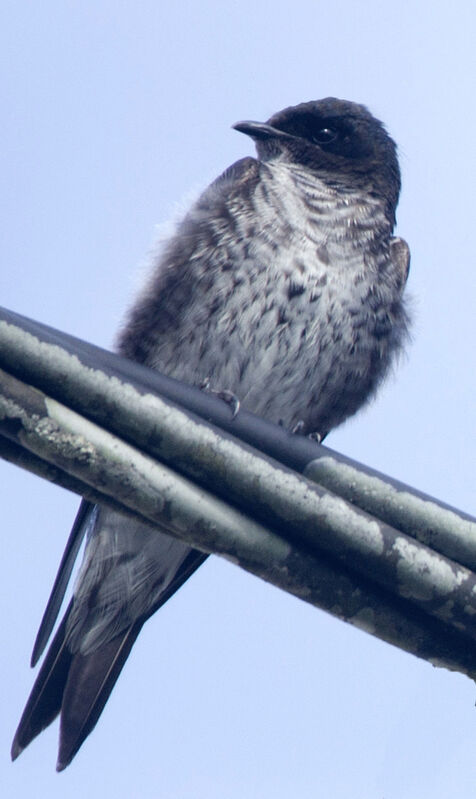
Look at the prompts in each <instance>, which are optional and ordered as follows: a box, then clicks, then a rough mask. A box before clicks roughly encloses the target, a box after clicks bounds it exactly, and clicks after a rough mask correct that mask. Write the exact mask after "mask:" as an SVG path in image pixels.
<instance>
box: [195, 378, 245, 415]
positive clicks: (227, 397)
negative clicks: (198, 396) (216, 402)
mask: <svg viewBox="0 0 476 799" xmlns="http://www.w3.org/2000/svg"><path fill="white" fill-rule="evenodd" d="M200 388H201V389H202V391H206V392H207V393H208V394H214V395H215V396H216V397H218V399H221V400H223V402H226V404H227V405H229V406H230V408H231V418H232V419H235V417H236V416H237V414H238V411H239V410H240V400H239V399H238V397H237V396H236V394H233V391H229V390H228V389H222V390H221V391H216V390H215V389H213V388H210V378H209V377H206V378H205V380H203V381H202V382H201V383H200Z"/></svg>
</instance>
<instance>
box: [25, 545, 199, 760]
mask: <svg viewBox="0 0 476 799" xmlns="http://www.w3.org/2000/svg"><path fill="white" fill-rule="evenodd" d="M205 558H206V555H205V554H204V553H202V552H197V551H196V550H192V549H191V550H190V552H189V554H188V556H187V557H186V558H185V560H184V561H183V563H182V564H181V566H180V568H179V569H178V570H177V572H176V574H175V575H174V577H173V578H172V579H171V580H170V582H169V584H168V586H167V588H166V589H164V591H163V593H162V595H161V597H160V600H159V601H158V602H157V603H156V604H155V605H154V607H153V608H151V610H150V612H149V613H148V614H147V615H145V616H143V617H141V618H139V619H137V620H136V621H135V622H134V623H133V624H132V625H131V626H130V627H129V628H128V629H127V630H124V632H122V633H121V634H120V635H118V636H116V638H113V639H112V640H111V641H108V642H106V643H105V644H103V645H102V646H101V647H99V648H98V649H96V650H95V651H94V652H91V653H90V654H87V655H82V654H80V653H76V654H73V653H71V652H70V650H69V648H68V646H67V643H66V641H65V633H66V627H67V621H68V616H69V614H70V611H71V606H72V603H70V605H69V607H68V609H67V611H66V614H65V616H64V618H63V620H62V622H61V624H60V626H59V628H58V631H57V633H56V635H55V637H54V639H53V641H52V644H51V646H50V648H49V650H48V652H47V655H46V657H45V660H44V663H43V664H42V666H41V669H40V672H39V674H38V677H37V679H36V682H35V684H34V686H33V690H32V692H31V694H30V698H29V699H28V702H27V705H26V707H25V710H24V711H23V715H22V717H21V720H20V724H19V725H18V729H17V731H16V733H15V737H14V740H13V744H12V759H13V760H15V759H16V758H17V757H18V755H19V754H21V752H22V751H23V749H25V747H26V746H28V744H29V743H31V741H32V740H33V739H34V738H36V736H37V735H38V734H39V733H40V732H41V731H42V730H44V729H45V728H46V727H47V726H48V725H49V724H51V722H52V721H53V720H54V719H55V718H56V716H57V715H58V713H60V712H61V724H60V744H59V753H58V762H57V765H56V768H57V770H58V771H62V770H63V769H64V768H66V766H68V765H69V764H70V763H71V761H72V759H73V757H74V756H75V755H76V753H77V752H78V750H79V748H80V747H81V745H82V744H83V742H84V741H85V739H86V738H87V736H88V735H89V733H90V732H91V731H92V730H93V728H94V727H95V725H96V723H97V721H98V719H99V717H100V715H101V713H102V711H103V709H104V706H105V704H106V702H107V700H108V699H109V695H110V693H111V691H112V689H113V688H114V685H115V683H116V680H117V678H118V677H119V674H120V673H121V671H122V667H123V666H124V663H125V662H126V660H127V658H128V656H129V653H130V651H131V649H132V647H133V645H134V643H135V640H136V638H137V636H138V635H139V633H140V631H141V629H142V626H143V625H144V623H145V622H146V621H147V619H148V618H150V616H151V615H152V614H153V613H155V611H156V610H158V608H159V607H160V606H161V605H163V604H164V602H166V601H167V600H168V599H169V598H170V597H171V596H172V594H174V593H175V591H177V589H178V588H180V586H181V585H183V583H184V582H185V580H187V579H188V578H189V577H190V576H191V574H193V572H194V571H195V570H196V569H197V568H198V567H199V566H200V565H201V564H202V563H203V561H204V560H205Z"/></svg>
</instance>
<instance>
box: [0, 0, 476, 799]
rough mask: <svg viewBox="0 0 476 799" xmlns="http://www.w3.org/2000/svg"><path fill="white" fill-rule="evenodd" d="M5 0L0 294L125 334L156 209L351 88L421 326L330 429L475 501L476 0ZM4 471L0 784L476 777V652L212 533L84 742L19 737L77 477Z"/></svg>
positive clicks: (370, 458) (302, 788)
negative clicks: (388, 182) (282, 586)
mask: <svg viewBox="0 0 476 799" xmlns="http://www.w3.org/2000/svg"><path fill="white" fill-rule="evenodd" d="M172 5H173V8H172ZM0 15H1V16H0V39H1V41H0V58H1V59H2V62H3V63H2V67H3V69H2V73H3V80H2V84H3V100H2V120H1V127H2V134H3V136H2V138H3V143H2V151H1V155H2V160H3V164H2V175H3V180H2V183H3V188H4V192H3V203H2V206H3V207H2V220H3V221H2V242H3V252H2V270H1V275H0V285H1V303H2V304H3V305H5V306H7V307H9V308H11V309H12V310H15V311H18V312H20V313H24V314H26V315H29V316H32V317H34V318H37V319H39V320H40V321H43V322H46V323H48V324H50V325H53V326H56V327H58V328H60V329H64V330H66V331H68V332H70V333H72V334H75V335H78V336H80V337H83V338H85V339H88V340H90V341H93V342H95V343H97V344H100V345H103V346H111V343H112V341H113V337H114V332H115V330H116V329H117V326H118V324H119V322H120V319H121V317H122V315H123V312H124V309H125V308H126V306H127V304H128V302H129V301H130V298H131V295H132V294H133V291H134V287H135V286H137V283H138V275H139V273H140V270H141V268H142V267H143V265H144V263H145V262H146V257H147V253H148V251H149V250H150V248H151V246H152V245H153V242H154V237H155V235H156V226H157V225H160V224H163V223H165V222H167V220H169V219H170V218H171V216H173V215H175V214H176V213H177V211H178V209H180V207H183V205H184V203H185V202H186V198H187V196H189V194H190V192H193V191H196V190H197V189H199V188H201V187H203V186H204V185H206V184H207V183H208V182H209V181H210V180H211V179H212V178H214V177H215V176H216V175H218V174H219V173H220V172H221V171H222V170H223V169H224V168H225V167H226V166H228V165H229V164H230V163H232V162H233V161H234V160H236V159H237V158H239V157H241V156H244V155H248V154H252V152H253V151H252V145H251V142H250V141H249V140H248V139H246V138H245V137H244V136H242V135H240V134H238V133H237V132H235V131H233V130H231V127H230V126H231V125H232V124H233V123H234V122H236V121H237V120H239V119H266V118H267V117H268V116H270V114H271V113H273V112H275V111H277V110H279V109H280V108H282V107H284V106H286V105H290V104H295V103H298V102H302V101H305V100H310V99H318V98H320V97H325V96H327V95H334V96H337V97H342V98H345V99H349V100H356V101H359V102H363V103H365V104H367V105H368V106H369V107H370V109H371V110H372V111H373V112H374V113H375V114H376V115H377V116H378V117H380V118H381V119H383V120H384V122H385V123H386V124H387V127H388V129H389V131H390V132H391V134H392V135H393V136H394V138H395V139H396V141H397V142H398V144H399V147H400V158H401V166H402V172H403V191H402V197H401V202H400V206H399V211H398V233H399V234H400V235H402V236H403V237H404V238H406V239H407V240H408V242H409V244H410V247H411V250H412V270H411V278H410V291H411V293H412V295H413V297H414V302H413V306H414V315H415V323H414V326H413V343H412V345H411V347H409V350H408V356H407V357H406V358H405V359H404V361H403V363H402V364H401V365H400V367H399V369H398V370H397V371H396V374H395V377H393V378H392V379H390V380H389V381H388V382H387V384H386V386H385V389H384V390H383V391H382V393H381V394H380V396H379V398H378V400H377V401H376V402H375V403H374V404H373V405H371V406H370V407H369V408H368V409H367V410H366V411H365V412H364V413H362V414H360V415H359V416H358V417H357V418H356V419H354V420H353V421H351V422H350V423H349V424H347V425H346V426H345V427H344V428H343V429H342V430H340V431H338V432H337V433H335V434H333V435H332V436H330V437H329V445H330V446H333V447H335V448H336V449H339V450H340V451H342V452H344V453H346V454H348V455H350V456H353V457H356V458H357V459H359V460H361V461H363V462H365V463H368V464H370V465H372V466H374V467H376V468H378V469H381V470H382V471H384V472H386V473H388V474H392V475H394V476H395V477H399V478H400V479H403V480H405V481H406V482H408V483H410V484H412V485H414V486H416V487H418V488H420V489H422V490H424V491H427V492H429V493H431V494H433V495H435V496H437V497H439V498H441V499H443V500H446V501H447V502H450V503H451V504H454V505H456V506H457V507H460V508H462V509H464V510H466V511H468V512H470V513H473V514H475V513H476V505H475V500H474V474H475V465H476V464H475V455H474V451H475V443H476V442H475V432H474V431H475V428H476V411H475V404H474V396H475V393H476V377H475V371H474V355H475V341H476V319H475V312H474V298H475V294H476V278H475V271H474V265H473V261H474V257H473V250H474V243H473V237H474V226H475V223H474V183H475V156H474V131H475V129H476V119H475V106H474V84H475V69H474V41H475V40H476V31H475V16H476V13H475V11H474V10H473V4H472V3H470V2H469V0H467V1H466V2H465V1H463V2H456V3H452V4H450V3H447V2H445V3H443V2H438V1H437V2H434V0H433V2H430V1H429V0H428V2H418V0H416V2H415V1H414V2H410V1H409V0H401V2H399V3H398V4H396V3H390V2H385V0H384V1H383V2H382V0H379V1H377V0H370V2H363V3H356V2H354V1H353V0H333V2H332V3H329V2H325V3H324V2H317V1H315V2H311V0H309V1H308V2H304V1H303V0H294V1H293V2H284V1H283V0H282V1H281V2H279V0H278V1H277V2H274V3H264V2H263V3H259V2H256V0H255V2H249V0H240V2H234V1H233V0H228V2H227V3H220V2H218V0H200V2H184V1H183V0H176V1H175V2H174V3H173V4H172V3H167V4H166V3H163V2H159V1H158V0H156V2H152V1H151V0H144V1H142V0H139V2H137V0H136V2H131V0H129V1H127V0H123V1H122V2H119V1H118V0H115V2H112V1H111V2H106V1H105V0H96V1H95V2H90V0H86V1H84V0H83V2H79V0H78V2H72V1H71V0H70V1H69V2H68V1H67V0H62V2H54V0H43V2H41V3H35V2H31V1H30V2H26V1H24V2H13V0H4V2H3V3H2V7H1V11H0ZM0 476H1V483H0V495H1V497H2V507H3V519H4V524H3V531H2V553H3V557H2V564H3V570H4V576H3V579H2V589H1V595H2V608H3V618H4V624H3V646H2V649H3V657H2V678H3V680H2V685H3V701H2V714H1V721H0V786H1V790H2V796H6V797H15V799H23V798H24V797H27V796H35V797H48V799H54V798H55V797H61V799H64V797H67V799H70V798H71V799H76V797H78V799H79V797H81V799H84V797H85V796H86V797H88V799H96V798H97V797H109V796H111V797H112V796H114V797H115V798H116V797H117V799H128V797H141V798H142V797H143V798H144V799H149V797H150V799H152V797H153V798H154V799H156V798H157V797H164V799H202V797H203V799H205V797H206V799H223V798H224V797H226V799H255V797H256V799H258V798H259V799H262V797H268V796H269V797H273V799H284V798H286V799H288V798H289V797H299V799H316V797H323V798H325V799H427V798H428V799H429V798H430V797H431V799H447V797H449V796H457V797H458V799H473V797H474V796H475V794H476V710H475V708H474V702H475V699H476V689H475V686H474V685H473V684H472V683H471V682H470V681H469V680H468V679H467V678H464V677H462V676H460V675H458V674H450V673H448V672H444V671H440V670H436V669H434V668H432V667H431V666H430V665H429V664H427V663H425V662H422V661H418V660H416V659H415V658H413V657H411V656H410V655H407V654H404V653H402V652H400V651H399V650H396V649H393V648H392V647H390V646H388V645H385V644H383V643H381V642H379V641H377V640H376V639H373V638H371V637H369V636H367V635H365V634H364V633H361V632H359V631H357V630H354V629H352V628H351V627H349V626H347V625H344V624H342V623H340V622H338V621H336V620H335V619H333V618H331V617H330V616H327V615H325V614H323V613H321V612H319V611H317V610H315V609H313V608H311V607H309V606H307V605H305V604H304V603H302V602H299V601H298V600H296V599H294V598H292V597H290V596H288V595H286V594H284V593H282V592H279V591H278V590H276V589H274V588H272V587H270V586H268V585H265V584H264V583H262V582H260V581H258V580H257V579H256V578H253V577H251V576H249V575H248V574H246V573H244V572H242V571H240V570H239V569H237V568H236V567H233V566H232V565H230V564H227V563H225V562H223V561H221V560H218V559H216V558H214V559H211V560H210V561H209V562H208V563H207V564H206V565H205V566H204V567H202V568H201V569H200V571H199V572H198V573H197V574H196V575H195V576H194V577H193V578H192V580H190V582H189V583H187V585H186V586H185V587H184V588H183V589H182V590H181V591H180V592H179V594H178V595H177V596H176V597H175V598H174V599H173V601H171V602H170V603H169V604H167V606H166V607H165V608H164V609H163V610H162V611H161V612H160V613H159V614H157V615H156V616H155V617H154V619H153V620H152V621H151V622H149V623H148V624H147V625H146V628H145V629H144V632H143V634H142V635H141V637H140V639H139V642H138V644H137V645H136V647H135V648H134V652H133V654H132V656H131V658H130V660H129V662H128V664H127V666H126V668H125V670H124V672H123V674H122V676H121V678H120V680H119V682H118V685H117V687H116V689H115V690H114V693H113V696H112V699H111V701H110V702H109V704H108V706H107V708H106V710H105V712H104V714H103V716H102V718H101V720H100V722H99V724H98V727H97V728H96V730H95V731H94V732H93V734H92V735H91V737H90V738H89V739H88V741H87V743H86V744H85V745H84V746H83V748H82V750H81V752H80V754H79V755H78V757H77V758H76V760H75V761H74V763H73V765H72V766H71V767H70V768H69V769H68V770H67V771H65V772H64V773H63V774H61V775H56V773H55V771H54V765H55V762H56V741H57V734H58V731H57V726H56V725H54V726H53V727H51V728H50V729H49V730H48V731H47V732H46V733H44V734H43V735H42V736H41V738H39V739H37V741H35V742H34V743H33V744H32V745H31V747H30V748H29V749H28V750H27V751H26V752H25V753H24V754H23V755H22V756H21V758H20V759H19V760H18V761H17V762H16V763H15V765H13V766H12V765H10V763H9V748H10V741H11V737H12V735H13V732H14V730H15V727H16V724H17V722H18V719H19V716H20V713H21V711H22V709H23V706H24V703H25V700H26V698H27V696H28V693H29V690H30V688H31V685H32V682H33V678H34V675H33V672H31V670H30V669H29V667H28V661H29V656H30V651H31V646H32V643H33V640H34V636H35V632H36V628H37V625H38V622H39V620H40V618H41V614H42V611H43V607H44V603H45V602H46V599H47V597H48V594H49V590H50V587H51V583H52V580H53V578H54V574H55V571H56V567H57V564H58V562H59V558H60V554H61V552H62V548H63V545H64V542H65V539H66V536H67V534H68V532H69V527H70V524H71V521H72V519H73V516H74V513H75V508H76V506H77V500H76V498H75V497H73V496H71V495H69V494H67V493H66V492H64V491H62V490H60V489H58V488H56V487H55V486H50V485H47V484H46V483H44V482H43V481H40V480H39V479H37V478H33V477H31V476H29V475H27V474H26V473H25V472H22V471H20V470H18V469H15V468H13V467H11V466H9V465H7V464H1V463H0Z"/></svg>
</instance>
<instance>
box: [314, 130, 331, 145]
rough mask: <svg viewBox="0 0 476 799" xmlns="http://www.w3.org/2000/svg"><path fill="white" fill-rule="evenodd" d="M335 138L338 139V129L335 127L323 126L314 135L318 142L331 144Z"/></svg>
mask: <svg viewBox="0 0 476 799" xmlns="http://www.w3.org/2000/svg"><path fill="white" fill-rule="evenodd" d="M335 139H337V131H336V130H335V128H321V129H320V130H318V131H317V132H316V133H314V134H313V136H312V140H313V141H314V142H316V144H329V143H330V142H331V141H334V140H335Z"/></svg>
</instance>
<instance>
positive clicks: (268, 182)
mask: <svg viewBox="0 0 476 799" xmlns="http://www.w3.org/2000/svg"><path fill="white" fill-rule="evenodd" d="M236 128H237V129H238V130H241V131H242V132H244V133H247V134H248V135H250V136H252V137H253V138H254V140H255V142H256V144H257V150H258V159H253V158H245V159H243V160H241V161H238V162H237V163H236V164H234V165H233V166H232V167H230V168H229V169H228V170H226V172H225V173H224V174H223V175H222V176H221V177H220V178H218V179H217V180H216V181H215V182H214V183H213V184H212V185H211V186H210V187H209V188H208V189H207V190H206V191H205V192H204V194H203V195H202V196H201V197H200V199H199V200H198V201H197V203H196V204H195V205H194V206H193V207H192V209H191V210H190V212H189V213H188V214H187V216H186V217H185V219H184V220H183V221H182V222H181V224H180V225H179V226H178V228H177V231H176V233H175V235H174V236H173V237H172V238H171V240H170V241H169V242H168V244H167V245H166V246H165V248H164V250H163V252H162V254H161V255H160V257H159V258H158V260H157V264H156V269H155V271H154V273H153V276H152V278H151V280H150V281H149V284H148V285H147V287H146V289H145V291H144V292H143V294H142V295H141V297H140V298H139V299H138V301H137V302H136V304H135V306H134V307H133V309H132V311H131V313H130V315H129V318H128V320H127V323H126V325H125V327H124V329H123V330H122V331H121V333H120V336H119V351H120V352H121V353H122V354H123V355H125V356H127V357H129V358H131V359H133V360H137V361H140V362H142V363H144V364H147V365H148V366H150V367H152V368H156V369H160V370H161V371H163V372H165V373H166V374H169V375H171V376H173V377H176V378H178V379H180V380H184V381H187V382H189V383H193V384H195V385H199V384H201V383H202V382H203V380H204V379H208V380H209V382H210V384H211V386H212V387H213V388H214V389H215V390H220V389H222V390H228V391H232V392H234V393H235V394H236V395H237V397H238V398H239V399H240V401H241V403H242V405H243V406H244V407H246V408H247V409H248V410H251V411H254V412H255V413H257V414H259V415H261V416H263V417H265V418H267V419H269V420H271V421H274V422H281V423H283V424H285V425H286V426H288V427H291V428H292V427H294V426H295V425H296V424H298V423H302V424H301V426H302V427H303V430H304V432H317V433H319V435H320V436H322V437H323V436H324V435H326V434H327V433H328V432H329V430H331V429H332V428H333V427H335V426H336V425H338V424H340V423H341V422H342V421H344V419H346V418H347V417H348V416H350V415H351V414H353V413H355V411H357V410H358V408H359V407H361V406H362V404H363V403H364V402H365V401H366V400H367V399H368V398H369V397H370V396H371V395H372V393H373V392H374V391H375V389H376V388H377V386H378V384H379V382H380V380H381V379H382V377H383V376H384V375H385V373H386V372H387V370H388V367H389V365H390V364H391V362H392V358H393V356H394V355H395V353H396V352H397V351H398V349H399V348H400V347H401V344H402V341H403V339H404V337H405V333H406V328H407V319H406V313H405V309H404V305H403V302H402V292H403V289H404V287H405V282H406V278H407V272H408V262H409V253H408V248H407V245H406V244H405V242H404V241H403V240H401V239H397V238H393V237H392V230H393V226H394V222H395V207H396V203H397V199H398V194H399V189H400V177H399V169H398V163H397V159H396V153H395V145H394V143H393V141H392V140H391V138H390V137H389V136H388V134H387V133H386V131H385V129H384V128H383V126H382V124H381V123H380V122H378V121H377V120H376V119H375V118H374V117H373V116H372V115H371V114H370V113H369V112H368V111H367V109H366V108H364V107H363V106H360V105H357V104H355V103H349V102H345V101H340V100H336V99H334V98H328V99H326V100H321V101H318V102H311V103H303V104H302V105H299V106H295V107H294V108H288V109H285V110H284V111H281V112H280V113H278V114H276V115H274V116H273V117H271V119H270V120H269V122H268V123H267V124H261V123H253V122H243V123H239V124H238V125H236ZM81 512H82V514H83V517H84V518H81V521H80V523H78V525H77V527H78V531H77V535H80V534H81V531H83V530H84V529H85V526H86V525H87V526H88V528H89V533H88V543H87V547H86V552H85V557H84V562H83V565H82V567H81V571H80V574H79V577H78V580H77V583H76V587H75V592H74V597H73V600H72V604H71V606H70V608H69V609H68V611H67V614H66V619H65V621H64V622H63V623H62V625H61V626H60V628H59V631H58V633H57V634H56V637H55V639H54V641H53V644H52V647H51V649H50V652H49V653H48V655H47V656H46V659H45V663H44V664H43V667H42V669H41V671H40V674H39V676H38V679H37V682H36V683H35V686H34V688H33V692H32V695H31V697H30V700H29V704H28V705H27V708H26V709H25V712H24V715H23V717H22V720H21V722H20V726H19V729H18V731H17V735H16V738H15V741H14V745H13V755H14V756H17V755H18V754H19V753H20V751H21V750H22V749H23V748H24V747H25V746H26V745H27V744H28V743H29V742H30V740H31V739H32V738H33V737H34V736H35V735H37V734H38V733H39V732H40V731H41V729H43V728H44V727H45V726H46V725H47V724H49V723H50V721H51V720H52V718H54V716H55V715H56V714H57V713H58V712H59V711H60V710H61V741H60V754H59V761H58V768H64V767H65V766H66V765H67V764H68V763H69V762H70V761H71V759H72V757H73V756H74V754H75V753H76V751H77V750H78V748H79V746H80V745H81V743H82V742H83V740H84V738H85V737H86V735H87V734H88V733H89V732H90V731H91V729H92V727H93V726H94V724H95V723H96V721H97V718H98V717H99V714H100V712H101V710H102V708H103V706H104V704H105V702H106V701H107V698H108V696H109V693H110V691H111V689H112V687H113V685H114V682H115V680H116V679H117V676H118V674H119V672H120V670H121V668H122V665H123V663H124V662H125V659H126V657H127V655H128V653H129V651H130V648H131V646H132V644H133V642H134V640H135V638H136V637H137V634H138V633H139V631H140V628H141V627H142V624H143V623H144V621H145V620H146V619H147V618H149V616H150V615H151V614H152V613H153V612H155V610H156V609H157V608H158V607H159V606H160V605H161V604H163V602H164V601H165V600H166V599H168V597H169V596H170V595H171V594H172V593H173V592H174V591H175V590H176V589H177V588H178V587H179V586H180V585H181V584H182V583H183V581H184V580H185V579H187V577H188V576H189V575H190V574H191V573H192V571H194V570H195V568H197V566H198V565H200V563H201V562H202V561H203V556H202V555H201V554H200V553H197V552H195V551H194V550H191V549H190V548H189V547H187V546H185V545H183V544H181V543H180V542H178V541H175V540H173V539H171V538H169V537H168V536H167V535H165V534H161V535H158V534H157V533H153V532H151V531H150V530H149V528H147V527H146V526H142V525H140V524H138V523H132V522H131V521H130V520H128V519H125V518H123V517H121V516H119V515H118V514H116V513H114V512H112V511H109V510H107V509H94V508H92V507H89V506H84V505H83V509H82V511H81ZM75 536H76V533H75ZM54 605H55V602H53V606H54ZM54 615H55V614H54V611H53V609H51V610H47V613H46V620H45V628H44V629H49V627H50V625H51V622H52V617H53V616H54ZM43 637H44V636H40V638H41V640H42V638H43ZM38 648H40V649H41V646H40V645H38V647H37V649H38ZM37 655H38V652H37V651H36V650H35V659H36V657H37Z"/></svg>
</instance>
